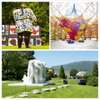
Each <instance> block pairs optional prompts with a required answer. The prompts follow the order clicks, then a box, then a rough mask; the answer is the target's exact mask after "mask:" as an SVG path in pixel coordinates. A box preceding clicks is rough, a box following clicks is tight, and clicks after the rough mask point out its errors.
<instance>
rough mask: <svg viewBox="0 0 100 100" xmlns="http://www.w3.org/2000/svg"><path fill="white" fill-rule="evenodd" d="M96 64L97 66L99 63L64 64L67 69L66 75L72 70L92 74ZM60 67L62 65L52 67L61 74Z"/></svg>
mask: <svg viewBox="0 0 100 100" xmlns="http://www.w3.org/2000/svg"><path fill="white" fill-rule="evenodd" d="M95 63H96V64H97V63H98V62H97V61H79V62H73V63H69V64H64V65H63V67H64V69H65V73H66V74H67V75H68V74H69V72H70V70H71V69H77V70H78V71H87V72H91V71H92V68H93V66H94V64H95ZM60 66H61V65H59V66H53V67H52V68H53V69H54V70H55V72H56V73H57V74H59V68H60Z"/></svg>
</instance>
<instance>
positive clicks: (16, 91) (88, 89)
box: [2, 78, 98, 98]
mask: <svg viewBox="0 0 100 100" xmlns="http://www.w3.org/2000/svg"><path fill="white" fill-rule="evenodd" d="M51 81H53V82H55V84H56V85H48V86H41V87H31V86H27V87H26V92H29V94H28V97H27V98H97V97H98V87H93V86H88V85H84V86H83V85H78V84H77V81H76V80H71V79H70V80H69V86H68V87H64V88H59V89H58V88H57V89H56V90H52V91H48V92H42V93H40V94H32V90H35V89H39V90H40V89H42V88H47V87H57V86H58V85H63V82H62V80H61V79H58V78H54V79H52V80H51ZM17 82H18V81H3V84H2V96H3V97H10V96H11V97H12V96H13V98H15V97H17V98H18V97H19V95H20V94H21V93H22V92H24V91H25V86H8V84H10V83H17Z"/></svg>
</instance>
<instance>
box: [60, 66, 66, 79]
mask: <svg viewBox="0 0 100 100" xmlns="http://www.w3.org/2000/svg"><path fill="white" fill-rule="evenodd" d="M59 77H60V78H63V79H64V78H65V72H64V68H63V66H61V67H60V72H59Z"/></svg>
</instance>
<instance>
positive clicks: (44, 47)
mask: <svg viewBox="0 0 100 100" xmlns="http://www.w3.org/2000/svg"><path fill="white" fill-rule="evenodd" d="M2 49H17V50H21V49H25V50H30V49H49V46H48V45H43V46H30V48H26V47H25V45H23V46H22V48H18V46H2Z"/></svg>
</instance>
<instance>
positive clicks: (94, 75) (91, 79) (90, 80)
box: [87, 64, 98, 86]
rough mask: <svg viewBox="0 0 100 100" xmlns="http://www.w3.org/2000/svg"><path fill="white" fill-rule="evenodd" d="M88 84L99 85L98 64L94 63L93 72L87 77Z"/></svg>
mask: <svg viewBox="0 0 100 100" xmlns="http://www.w3.org/2000/svg"><path fill="white" fill-rule="evenodd" d="M87 84H88V85H91V86H98V64H94V66H93V70H92V74H91V75H90V76H89V77H88V79H87Z"/></svg>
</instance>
